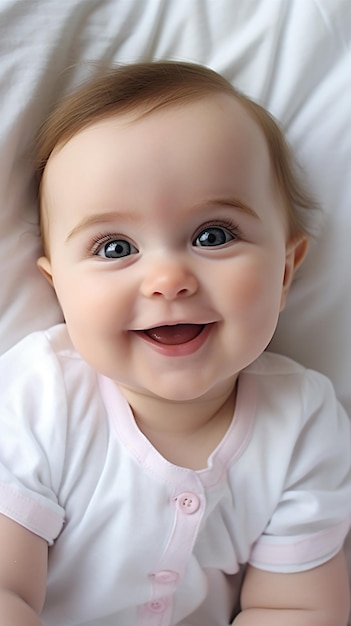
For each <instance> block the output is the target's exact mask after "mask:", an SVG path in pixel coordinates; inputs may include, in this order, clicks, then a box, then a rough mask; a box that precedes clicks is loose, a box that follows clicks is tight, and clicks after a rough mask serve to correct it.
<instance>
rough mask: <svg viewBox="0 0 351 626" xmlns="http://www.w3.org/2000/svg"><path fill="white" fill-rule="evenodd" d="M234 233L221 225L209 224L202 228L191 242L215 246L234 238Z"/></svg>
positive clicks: (196, 244) (202, 245) (195, 244)
mask: <svg viewBox="0 0 351 626" xmlns="http://www.w3.org/2000/svg"><path fill="white" fill-rule="evenodd" d="M235 238H236V237H235V235H234V234H233V233H231V232H230V231H229V230H227V229H226V228H222V227H221V226H209V227H208V228H205V229H204V230H202V231H201V232H200V233H199V234H198V235H197V237H196V239H195V240H194V242H193V245H194V246H201V247H216V246H223V245H224V244H226V243H228V241H232V240H233V239H235Z"/></svg>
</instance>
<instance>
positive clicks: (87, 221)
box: [66, 211, 138, 243]
mask: <svg viewBox="0 0 351 626" xmlns="http://www.w3.org/2000/svg"><path fill="white" fill-rule="evenodd" d="M121 220H123V222H124V223H125V222H136V221H138V216H137V215H135V214H133V213H131V212H130V213H129V212H128V213H124V212H123V213H122V212H120V211H108V212H106V213H97V214H95V215H89V217H86V218H84V219H83V220H82V221H81V222H79V223H78V224H77V225H76V226H75V227H74V228H73V229H72V230H71V231H70V233H69V234H68V235H67V238H66V243H67V242H68V241H69V240H70V239H72V238H73V237H75V236H76V235H78V234H79V233H81V232H82V231H84V230H86V229H88V228H91V227H92V226H96V225H98V224H106V223H109V222H116V221H121Z"/></svg>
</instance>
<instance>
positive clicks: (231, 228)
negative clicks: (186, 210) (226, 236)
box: [193, 218, 242, 241]
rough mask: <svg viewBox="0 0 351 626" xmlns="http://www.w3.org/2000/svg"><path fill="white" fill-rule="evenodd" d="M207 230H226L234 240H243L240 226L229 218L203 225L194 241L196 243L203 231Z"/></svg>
mask: <svg viewBox="0 0 351 626" xmlns="http://www.w3.org/2000/svg"><path fill="white" fill-rule="evenodd" d="M206 228H224V229H226V230H227V231H228V232H229V233H230V234H231V235H233V237H234V239H241V238H242V233H241V230H240V228H239V226H238V224H237V223H236V222H233V221H232V220H231V219H229V218H224V219H218V220H213V221H210V222H206V223H205V224H201V226H200V228H198V229H197V231H196V233H195V236H194V237H193V241H195V240H196V238H197V237H198V236H199V235H200V233H201V232H202V231H203V230H206Z"/></svg>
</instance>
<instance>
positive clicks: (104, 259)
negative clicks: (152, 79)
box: [39, 95, 293, 401]
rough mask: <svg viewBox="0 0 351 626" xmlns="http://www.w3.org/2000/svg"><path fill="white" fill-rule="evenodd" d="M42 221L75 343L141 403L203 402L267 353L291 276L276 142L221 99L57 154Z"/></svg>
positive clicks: (86, 139) (107, 124) (96, 134)
mask: <svg viewBox="0 0 351 626" xmlns="http://www.w3.org/2000/svg"><path fill="white" fill-rule="evenodd" d="M44 211H46V217H47V221H48V229H47V233H46V237H47V245H48V250H49V253H50V260H49V259H46V258H42V259H40V260H39V265H40V267H41V268H42V269H44V271H45V272H46V273H47V274H48V275H49V276H50V277H52V282H53V285H54V288H55V290H56V292H57V296H58V298H59V301H60V303H61V306H62V309H63V312H64V316H65V319H66V323H67V327H68V330H69V333H70V336H71V339H72V341H73V343H74V345H75V347H76V348H77V350H78V351H79V352H80V353H81V354H82V355H83V357H84V358H85V359H86V360H87V361H88V362H89V363H91V364H92V365H93V366H94V367H95V368H96V369H97V370H98V371H100V372H102V373H103V374H105V375H106V376H108V377H110V378H112V379H114V380H116V381H118V382H119V383H120V384H121V385H122V386H125V387H127V388H128V389H129V390H132V391H134V392H135V393H137V394H139V393H142V394H145V393H146V394H148V395H151V396H158V397H161V398H163V399H166V400H177V401H185V400H196V399H199V398H201V399H204V398H207V397H208V398H209V397H211V396H212V395H213V394H216V393H218V392H219V391H221V390H223V389H225V388H226V387H227V386H228V387H229V386H232V385H233V383H234V382H235V379H236V377H237V375H238V372H240V370H242V369H243V368H244V367H246V366H247V365H248V364H249V363H251V362H252V361H253V360H254V359H255V358H256V357H257V356H258V355H259V354H260V353H261V352H262V351H263V350H264V349H265V347H266V346H267V344H268V342H269V341H270V339H271V337H272V334H273V332H274V330H275V327H276V323H277V319H278V315H279V312H280V310H281V307H282V306H283V303H284V299H285V295H286V291H287V283H288V282H289V276H290V274H291V271H292V264H293V261H291V253H290V249H288V250H287V244H286V239H287V236H286V231H287V228H286V219H285V213H284V209H283V205H282V201H281V199H280V197H279V194H278V192H277V190H276V187H275V185H274V183H273V175H272V171H271V164H270V159H269V155H268V150H267V146H266V142H265V139H264V137H263V134H262V132H261V130H260V128H259V127H258V126H257V124H256V122H255V121H253V120H252V119H251V117H250V116H249V115H248V113H247V112H246V111H245V109H244V108H243V107H242V105H240V104H239V103H238V102H237V101H236V100H235V99H234V98H232V97H230V96H227V95H217V96H212V97H209V98H204V99H203V100H201V101H198V102H194V103H190V104H186V105H182V106H172V107H170V108H166V109H163V110H159V111H157V112H154V113H151V114H149V115H147V116H144V117H142V118H139V119H135V117H133V116H132V115H131V116H126V115H124V116H115V117H110V118H108V119H105V120H103V121H99V122H97V123H95V124H93V125H92V126H90V127H89V128H86V129H85V130H83V131H81V132H80V133H78V134H77V135H76V136H75V137H73V138H72V139H71V140H70V141H68V143H67V144H66V145H65V146H64V147H62V148H60V149H59V150H56V151H55V152H54V153H53V155H52V156H51V158H50V160H49V163H48V165H47V168H46V172H45V177H44Z"/></svg>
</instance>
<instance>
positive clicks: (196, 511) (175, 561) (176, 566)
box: [139, 490, 205, 626]
mask: <svg viewBox="0 0 351 626" xmlns="http://www.w3.org/2000/svg"><path fill="white" fill-rule="evenodd" d="M170 503H173V506H174V512H175V517H174V524H173V529H172V532H171V536H170V538H169V541H168V544H167V546H166V548H165V551H164V553H163V555H162V557H161V559H160V561H159V563H158V569H157V570H156V571H155V572H153V573H151V574H150V580H151V582H152V595H151V600H150V602H148V603H146V604H145V605H144V607H140V609H141V612H140V617H141V619H140V620H139V625H140V626H168V625H169V624H170V619H171V615H172V610H173V598H174V593H175V591H176V589H177V585H178V583H179V581H180V580H181V579H182V578H183V576H184V574H185V571H186V568H187V566H188V563H189V559H190V558H191V553H192V550H193V546H194V543H195V541H196V538H197V534H198V530H199V527H200V524H201V520H202V518H203V515H204V512H205V500H204V496H203V495H202V494H201V495H200V494H199V495H198V494H197V493H195V492H194V491H190V490H189V491H181V490H179V492H178V494H177V495H174V496H173V498H172V499H171V502H170Z"/></svg>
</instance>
